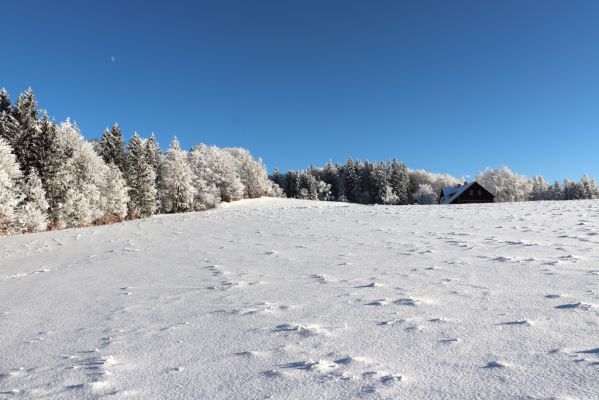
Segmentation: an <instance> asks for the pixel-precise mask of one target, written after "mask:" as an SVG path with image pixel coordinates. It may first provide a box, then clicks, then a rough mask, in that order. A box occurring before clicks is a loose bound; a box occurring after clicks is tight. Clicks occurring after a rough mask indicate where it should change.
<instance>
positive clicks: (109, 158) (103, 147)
mask: <svg viewBox="0 0 599 400" xmlns="http://www.w3.org/2000/svg"><path fill="white" fill-rule="evenodd" d="M99 148H100V155H101V156H102V158H103V159H104V162H105V163H106V164H111V163H112V164H114V165H116V166H117V167H118V168H119V169H120V170H121V172H124V171H125V160H126V152H125V140H124V139H123V132H122V131H121V127H120V126H119V124H116V123H115V124H114V125H113V126H112V128H111V129H110V130H109V129H108V128H106V130H105V131H104V133H103V134H102V137H101V138H100V141H99Z"/></svg>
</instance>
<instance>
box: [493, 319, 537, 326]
mask: <svg viewBox="0 0 599 400" xmlns="http://www.w3.org/2000/svg"><path fill="white" fill-rule="evenodd" d="M498 325H512V326H531V325H532V324H531V322H530V321H527V320H516V321H508V322H501V323H499V324H498Z"/></svg>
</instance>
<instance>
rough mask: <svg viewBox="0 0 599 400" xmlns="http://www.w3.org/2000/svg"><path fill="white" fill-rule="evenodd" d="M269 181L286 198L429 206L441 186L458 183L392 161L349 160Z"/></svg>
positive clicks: (311, 168) (295, 172) (275, 174)
mask: <svg viewBox="0 0 599 400" xmlns="http://www.w3.org/2000/svg"><path fill="white" fill-rule="evenodd" d="M271 179H272V180H273V182H275V183H276V184H277V185H279V186H280V187H281V188H282V189H283V191H284V193H285V194H286V195H287V197H294V198H300V199H310V200H332V201H348V202H351V203H361V204H413V203H419V204H430V203H433V202H434V201H436V199H437V194H438V193H439V192H440V191H441V188H442V187H444V186H453V185H456V184H458V183H459V182H460V181H459V180H458V179H456V178H454V177H452V176H450V175H442V174H432V173H429V172H426V171H424V170H409V169H408V167H407V166H406V165H405V164H404V163H401V162H399V161H397V160H395V159H394V160H391V161H387V162H379V163H371V162H368V161H365V162H363V163H362V162H361V161H359V160H358V161H354V160H352V159H351V158H350V159H348V160H347V162H346V163H345V164H333V163H331V162H330V161H329V162H328V163H327V164H326V165H325V166H324V168H317V167H314V166H312V167H310V168H308V169H306V170H303V171H288V172H287V173H286V174H281V173H280V172H279V171H278V170H275V171H274V172H273V174H272V176H271Z"/></svg>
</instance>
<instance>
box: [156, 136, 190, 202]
mask: <svg viewBox="0 0 599 400" xmlns="http://www.w3.org/2000/svg"><path fill="white" fill-rule="evenodd" d="M195 194H196V189H195V187H194V186H193V174H192V172H191V168H190V167H189V163H188V160H187V154H186V153H185V152H184V151H182V150H181V146H180V144H179V140H177V138H176V137H174V138H173V141H172V142H171V145H170V148H169V149H168V152H167V153H166V157H165V159H164V161H163V163H162V177H161V182H160V199H161V200H162V209H163V211H164V212H167V213H169V212H173V213H177V212H185V211H191V210H192V208H193V201H194V197H195Z"/></svg>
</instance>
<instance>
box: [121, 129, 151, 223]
mask: <svg viewBox="0 0 599 400" xmlns="http://www.w3.org/2000/svg"><path fill="white" fill-rule="evenodd" d="M126 180H127V184H128V186H129V204H128V207H129V214H130V216H131V217H133V218H138V217H147V216H150V215H153V214H155V213H156V210H157V194H158V191H157V189H156V173H155V172H154V168H152V166H151V165H150V164H149V162H148V158H147V155H146V146H145V143H144V141H143V140H142V139H141V138H140V137H139V135H138V134H137V133H134V134H133V136H132V137H131V140H130V141H129V145H128V147H127V174H126Z"/></svg>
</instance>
